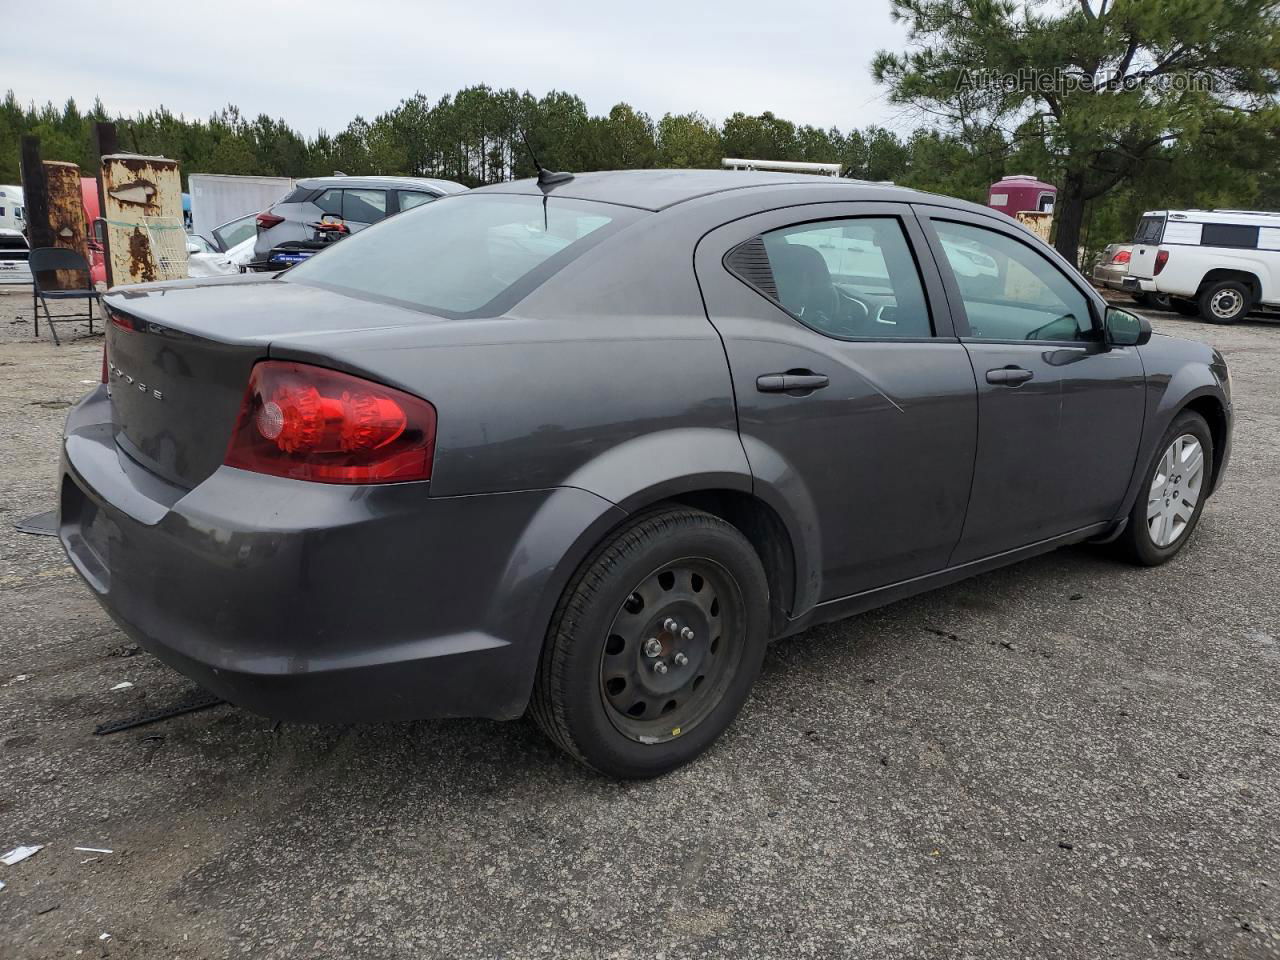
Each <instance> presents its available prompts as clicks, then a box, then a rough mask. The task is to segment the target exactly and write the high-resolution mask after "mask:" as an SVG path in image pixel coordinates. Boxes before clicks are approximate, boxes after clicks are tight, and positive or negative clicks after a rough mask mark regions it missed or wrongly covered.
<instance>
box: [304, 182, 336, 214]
mask: <svg viewBox="0 0 1280 960" xmlns="http://www.w3.org/2000/svg"><path fill="white" fill-rule="evenodd" d="M311 202H312V203H314V204H315V205H316V206H317V207H319V208H320V209H321V210H322V211H323V212H324V213H326V214H328V215H329V216H332V217H341V216H342V191H341V190H340V189H338V188H337V187H330V188H329V189H328V190H326V191H324V192H323V193H322V194H320V196H318V197H316V198H315V199H314V200H312V201H311Z"/></svg>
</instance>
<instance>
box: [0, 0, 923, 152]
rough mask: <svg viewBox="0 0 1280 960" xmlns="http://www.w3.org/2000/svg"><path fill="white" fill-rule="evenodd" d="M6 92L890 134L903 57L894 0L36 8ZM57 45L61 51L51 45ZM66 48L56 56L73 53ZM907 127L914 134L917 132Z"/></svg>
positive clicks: (341, 121) (98, 1) (11, 60)
mask: <svg viewBox="0 0 1280 960" xmlns="http://www.w3.org/2000/svg"><path fill="white" fill-rule="evenodd" d="M21 8H22V10H21V15H20V17H19V19H20V20H21V21H24V23H23V25H22V26H21V28H20V29H19V32H18V33H17V34H13V35H12V36H11V39H21V41H22V42H20V43H13V44H9V45H8V48H7V50H6V54H5V58H4V59H5V69H4V71H3V79H0V86H12V87H13V89H14V91H15V93H16V94H17V96H18V98H19V100H21V101H23V102H24V103H25V102H27V101H31V100H35V101H36V102H38V103H43V102H44V101H45V100H53V101H54V102H55V103H58V104H61V103H62V102H63V101H65V100H66V98H67V97H70V96H74V97H75V98H76V100H77V102H79V103H80V104H81V105H82V107H85V108H87V107H88V106H89V105H90V104H92V102H93V98H94V96H95V95H97V96H100V97H101V98H102V101H103V103H104V104H105V105H106V107H107V110H108V111H109V112H111V113H113V114H114V113H126V114H130V113H134V112H136V111H139V110H147V109H150V108H153V107H156V106H159V105H160V104H164V105H165V106H167V107H169V108H170V109H171V110H173V111H174V112H175V113H182V114H185V115H186V116H188V117H206V116H208V115H209V114H210V113H212V112H214V111H216V110H217V109H219V108H220V107H222V106H225V105H226V104H228V103H234V104H236V105H237V106H239V107H240V109H241V111H242V112H243V113H244V114H246V115H248V116H251V117H252V116H256V115H258V114H259V113H267V114H269V115H271V116H272V117H283V118H284V119H285V120H287V121H288V122H289V123H290V124H292V125H293V126H294V127H295V128H297V129H299V130H301V131H302V132H303V133H305V134H307V135H309V136H310V135H313V134H314V133H315V132H316V131H317V130H318V129H320V128H325V129H327V130H328V131H329V132H330V133H336V132H338V131H339V130H341V129H342V128H343V127H345V126H346V124H347V122H348V121H349V120H350V119H351V118H352V117H354V116H356V115H357V114H360V115H362V116H364V117H365V118H366V119H370V120H371V119H373V117H374V116H376V115H377V114H378V113H381V112H383V111H385V110H388V109H390V108H392V107H394V106H395V105H396V104H397V103H398V102H399V101H400V100H401V99H402V98H404V97H408V96H411V95H412V94H413V93H414V92H415V91H422V92H423V93H424V94H426V95H427V97H428V98H430V99H431V100H433V101H434V100H435V99H437V98H438V97H440V96H441V95H442V94H445V93H452V92H453V91H455V90H457V89H459V88H460V87H464V86H469V85H472V84H477V83H487V84H489V85H490V86H491V87H515V88H517V89H519V90H522V91H523V90H526V89H527V90H529V91H530V92H531V93H533V94H534V95H536V96H540V95H542V94H543V93H545V92H546V91H548V90H551V89H560V90H565V91H568V92H571V93H575V94H577V95H579V96H580V97H582V98H583V99H584V100H585V101H586V103H587V108H588V110H590V111H591V112H592V113H593V114H600V113H604V112H607V111H608V109H609V108H610V107H611V106H613V104H615V103H618V102H619V101H626V102H628V103H630V104H631V105H632V106H634V107H635V108H636V109H638V110H644V111H646V112H647V113H649V114H651V115H652V116H653V117H654V119H655V120H656V119H658V118H659V117H661V115H662V114H663V113H666V112H668V111H671V112H674V113H684V112H687V111H690V110H697V111H699V112H701V113H703V114H705V115H706V116H708V117H711V118H712V119H714V120H723V119H724V118H725V117H726V116H728V115H729V114H731V113H733V112H734V111H736V110H742V111H744V112H746V113H760V112H762V111H764V110H772V111H774V112H775V113H777V114H778V115H780V116H784V117H786V118H787V119H790V120H793V121H795V122H796V123H811V124H814V125H816V126H822V127H828V126H832V125H834V126H838V127H840V128H841V129H849V128H851V127H863V126H866V125H867V124H869V123H882V124H887V125H889V126H894V127H895V129H896V128H897V125H895V124H894V123H892V122H890V121H891V116H890V111H889V110H888V108H887V107H886V105H885V103H884V100H883V96H882V93H881V91H880V89H879V88H877V87H876V85H875V84H874V83H873V82H872V80H871V75H870V72H869V64H870V62H871V57H872V55H873V54H874V53H875V51H876V50H877V49H879V48H882V47H888V48H891V49H901V48H902V47H903V45H904V43H905V31H904V30H903V29H902V27H901V26H899V25H897V24H894V23H892V22H891V21H890V19H889V12H888V11H889V4H888V0H843V2H836V0H809V2H794V0H792V2H778V0H738V2H732V3H730V2H722V0H715V2H711V0H683V2H672V0H646V2H638V3H636V2H633V3H625V4H624V3H618V2H616V0H612V2H611V0H565V2H557V0H536V2H533V0H529V2H524V3H515V2H510V0H472V2H467V3H456V2H455V3H429V2H420V3H414V2H410V0H366V2H365V3H363V4H361V3H357V2H351V0H307V2H305V3H287V4H286V3H278V2H272V0H256V2H253V3H247V2H240V0H213V2H209V3H203V4H198V5H197V4H195V3H192V2H190V0H177V2H175V0H167V2H164V0H159V2H158V0H130V2H129V3H128V4H124V5H120V4H117V3H115V2H111V0H105V2H104V0H70V2H68V0H63V2H59V3H48V2H46V3H34V4H28V3H24V4H21ZM37 38H48V39H49V43H48V44H45V43H41V42H37ZM55 51H56V55H55ZM900 132H901V131H900Z"/></svg>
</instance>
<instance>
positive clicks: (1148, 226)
mask: <svg viewBox="0 0 1280 960" xmlns="http://www.w3.org/2000/svg"><path fill="white" fill-rule="evenodd" d="M1163 235H1164V217H1143V218H1142V219H1141V220H1139V221H1138V229H1137V230H1136V231H1135V232H1134V234H1133V242H1134V243H1159V242H1160V238H1161V236H1163Z"/></svg>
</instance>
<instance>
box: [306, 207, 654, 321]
mask: <svg viewBox="0 0 1280 960" xmlns="http://www.w3.org/2000/svg"><path fill="white" fill-rule="evenodd" d="M643 215H644V214H643V213H642V212H641V211H639V210H634V209H632V208H630V207H616V206H612V205H610V204H603V203H589V202H586V201H582V200H569V199H566V198H561V197H548V198H546V199H544V198H542V197H529V196H517V195H509V194H498V193H489V194H484V193H475V194H462V195H459V196H456V197H449V198H448V199H447V200H441V201H438V202H436V203H429V204H426V205H425V206H422V207H420V208H419V209H417V210H412V211H410V212H408V213H405V214H402V215H401V216H398V217H391V218H390V219H387V220H384V221H383V222H382V223H380V224H378V226H376V227H372V228H370V229H368V230H362V231H360V232H359V233H356V234H354V235H353V236H351V237H349V238H347V239H346V240H343V241H342V242H341V243H337V244H334V245H333V246H332V247H331V248H330V249H328V250H326V251H324V252H323V253H321V254H318V255H317V256H315V257H313V258H312V259H310V260H307V261H305V262H303V263H300V264H298V265H297V266H296V267H294V268H293V269H292V270H290V271H289V272H288V274H286V275H285V279H286V280H288V281H289V282H292V283H310V284H315V285H317V286H323V287H330V288H332V289H335V290H339V291H341V292H343V293H349V294H353V295H355V296H364V297H369V298H372V299H376V300H386V301H390V302H393V303H400V304H404V305H406V306H411V307H418V308H422V309H426V310H430V311H431V312H433V313H438V314H442V315H444V316H448V317H465V316H490V315H493V314H496V313H501V312H502V311H503V310H505V309H507V308H508V307H509V306H511V305H512V304H514V303H516V302H517V301H518V300H520V299H523V298H524V297H525V296H527V295H528V294H529V293H530V292H531V291H532V290H533V289H535V288H536V287H537V286H538V285H539V284H541V283H542V282H543V281H545V280H546V279H547V278H548V277H550V276H551V275H552V274H553V273H555V272H556V271H557V270H559V269H560V268H561V267H563V266H564V265H565V264H567V263H569V262H570V261H572V260H573V259H575V258H576V257H578V256H580V255H581V254H582V252H583V251H584V250H586V249H588V248H589V247H591V246H593V245H595V244H596V243H598V242H600V240H602V239H603V238H604V237H606V236H608V235H609V234H610V233H613V232H614V231H615V230H617V229H619V228H621V227H622V226H624V225H625V224H627V223H630V222H632V221H634V220H635V219H637V218H638V217H640V216H643Z"/></svg>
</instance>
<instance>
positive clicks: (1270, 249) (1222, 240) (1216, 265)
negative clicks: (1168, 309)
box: [1124, 210, 1280, 323]
mask: <svg viewBox="0 0 1280 960" xmlns="http://www.w3.org/2000/svg"><path fill="white" fill-rule="evenodd" d="M1124 288H1125V289H1126V290H1128V291H1130V292H1131V293H1133V295H1134V297H1135V298H1136V299H1137V300H1139V301H1140V302H1141V301H1143V300H1146V299H1148V298H1152V297H1154V296H1155V295H1157V294H1163V295H1165V296H1168V297H1169V299H1170V302H1171V304H1172V305H1173V307H1174V309H1175V310H1177V311H1178V312H1180V313H1184V314H1187V315H1188V316H1192V315H1195V314H1199V315H1200V316H1201V317H1203V318H1204V319H1205V320H1208V321H1209V322H1211V323H1234V322H1235V321H1236V320H1239V319H1240V318H1241V317H1243V316H1245V314H1247V313H1248V312H1249V311H1250V310H1252V309H1253V308H1254V307H1256V306H1259V305H1265V306H1280V213H1262V212H1258V211H1251V210H1150V211H1148V212H1146V213H1144V214H1143V215H1142V218H1141V219H1140V220H1139V221H1138V230H1137V232H1136V233H1135V234H1134V238H1133V253H1132V256H1131V257H1130V260H1129V273H1128V276H1126V277H1125V278H1124Z"/></svg>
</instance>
